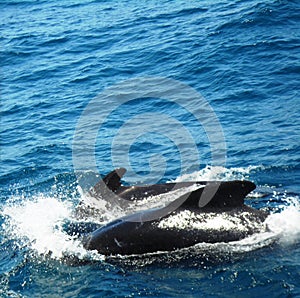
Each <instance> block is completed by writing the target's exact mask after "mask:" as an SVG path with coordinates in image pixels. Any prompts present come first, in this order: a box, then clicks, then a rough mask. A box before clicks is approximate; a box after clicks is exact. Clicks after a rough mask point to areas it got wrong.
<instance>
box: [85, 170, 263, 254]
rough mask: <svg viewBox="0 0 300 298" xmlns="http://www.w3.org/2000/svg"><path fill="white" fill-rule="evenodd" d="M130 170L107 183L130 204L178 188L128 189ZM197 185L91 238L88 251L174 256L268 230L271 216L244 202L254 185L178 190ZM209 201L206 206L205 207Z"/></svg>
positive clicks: (87, 240)
mask: <svg viewBox="0 0 300 298" xmlns="http://www.w3.org/2000/svg"><path fill="white" fill-rule="evenodd" d="M124 170H125V169H122V170H121V171H119V170H115V171H113V172H111V173H110V174H108V175H107V176H106V177H105V178H104V179H103V182H104V183H105V184H106V185H107V187H109V188H110V189H111V190H112V191H113V192H114V193H115V194H117V195H118V196H120V197H121V198H125V199H127V200H134V199H138V198H141V196H142V197H143V196H144V197H147V196H149V195H148V194H149V193H151V194H150V195H157V194H160V193H167V192H169V191H170V190H172V189H173V188H174V186H175V183H165V184H157V185H148V186H129V187H127V186H122V185H121V183H120V177H121V176H122V175H123V174H124V173H125V171H126V170H125V171H124ZM118 171H119V172H118ZM194 184H196V185H197V187H198V188H197V189H196V190H194V191H192V192H190V193H188V194H186V195H183V196H181V197H179V198H178V199H176V200H174V201H173V202H171V203H169V204H168V205H166V206H165V207H162V208H155V209H150V210H145V211H141V212H137V213H134V214H132V215H128V216H125V217H122V218H120V219H117V220H115V221H113V222H110V223H108V224H107V225H105V226H103V227H101V228H99V229H97V230H95V231H93V232H92V233H90V234H88V235H87V236H86V237H85V239H84V241H83V244H84V247H85V248H86V249H88V250H97V251H98V252H99V253H100V254H103V255H115V254H119V255H131V254H144V253H152V252H157V251H174V250H176V249H181V248H187V247H190V246H193V245H195V244H197V243H201V242H205V243H216V242H230V241H237V240H240V239H243V238H245V237H247V236H249V235H252V234H254V233H258V232H260V231H262V230H265V229H266V226H265V224H264V221H265V219H266V217H267V216H268V213H266V212H264V211H261V210H257V209H254V208H251V207H248V206H246V205H245V204H244V198H245V197H246V196H247V194H249V193H250V192H251V191H252V190H254V189H255V187H256V186H255V184H254V183H252V182H250V181H229V182H218V181H213V182H182V183H181V184H179V186H178V187H182V188H183V187H187V186H190V185H194ZM102 185H103V184H102ZM99 186H100V185H96V186H95V187H94V188H93V189H92V190H91V194H92V195H97V193H98V191H99ZM212 194H213V195H212ZM102 195H103V192H102ZM206 197H208V198H209V200H206ZM203 198H204V202H206V203H205V205H203V204H202V203H201V200H203Z"/></svg>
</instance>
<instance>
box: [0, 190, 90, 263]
mask: <svg viewBox="0 0 300 298" xmlns="http://www.w3.org/2000/svg"><path fill="white" fill-rule="evenodd" d="M71 212H72V211H71V204H70V203H68V202H62V201H60V200H59V199H57V198H49V197H43V196H40V197H38V198H35V199H34V200H31V201H27V202H24V203H23V204H21V205H16V204H15V205H14V204H9V205H7V206H5V207H4V209H3V212H2V213H3V215H5V216H7V217H8V218H7V221H6V222H5V223H4V225H5V226H4V227H3V228H4V229H5V230H6V231H7V232H8V233H9V234H11V235H12V237H15V238H17V239H20V240H21V241H23V242H25V244H26V245H27V246H29V247H30V248H31V249H32V250H34V251H36V252H37V253H38V254H39V255H50V256H51V257H52V258H56V259H60V258H62V257H63V256H65V255H70V254H72V255H73V256H74V255H76V256H78V257H84V256H86V254H87V251H86V250H85V249H84V248H83V247H82V244H81V242H80V241H79V240H76V239H73V238H72V237H71V236H69V235H67V234H66V233H64V231H63V230H62V223H63V221H64V220H65V219H67V218H70V217H71Z"/></svg>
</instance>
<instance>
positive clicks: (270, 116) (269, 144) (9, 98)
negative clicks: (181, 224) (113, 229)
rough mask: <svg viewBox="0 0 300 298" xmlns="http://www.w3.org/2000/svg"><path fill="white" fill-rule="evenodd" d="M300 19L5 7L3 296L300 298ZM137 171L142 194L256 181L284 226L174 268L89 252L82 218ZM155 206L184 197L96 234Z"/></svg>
mask: <svg viewBox="0 0 300 298" xmlns="http://www.w3.org/2000/svg"><path fill="white" fill-rule="evenodd" d="M299 11H300V4H299V1H275V0H267V1H258V0H249V1H238V0H235V1H152V0H151V1H144V2H142V1H125V0H124V1H92V0H84V1H67V0H62V1H17V0H15V1H14V0H12V1H0V61H1V62H0V67H1V71H0V75H1V81H0V88H1V89H0V90H1V91H0V92H1V93H0V96H1V123H0V132H1V135H0V137H1V164H0V196H1V197H0V212H1V236H0V243H1V246H0V296H1V297H135V296H141V297H145V296H149V297H182V296H188V297H202V296H205V297H241V296H242V297H259V296H262V295H268V297H300V284H299V280H300V275H299V267H300V229H299V222H300V208H299V193H300V187H299V178H300V168H299V161H300V156H299V131H300V120H299V119H300V109H299V107H300V104H299V103H300V102H299V86H300V82H299V73H300V64H299V34H300V33H299V32H300V30H299V21H300V19H299ZM153 78H154V80H153ZM166 80H174V82H176V84H178V85H176V84H175V83H174V84H175V85H173V87H174V86H177V87H176V88H177V89H176V88H174V89H172V88H170V85H166V82H167V81H166ZM132 82H134V84H132ZM153 82H155V84H154V83H153ZM122 84H125V85H122ZM126 84H127V85H126ZM180 84H181V85H180ZM124 86H126V88H125V89H124ZM178 86H182V88H179V87H178ZM127 87H128V88H127ZM185 88H187V89H185ZM189 88H190V89H189ZM192 90H193V91H192ZM189 92H195V93H193V94H194V95H195V96H189V95H190V94H191V93H189ZM172 96H173V97H172ZM171 97H172V98H171ZM174 98H175V100H174ZM124 99H128V100H124ZM129 99H130V100H129ZM93 102H97V105H95V106H90V107H92V108H93V109H92V110H88V111H89V113H88V117H86V118H84V119H85V120H86V122H80V120H82V119H83V118H82V115H84V111H87V110H86V108H87V107H88V104H90V103H93ZM108 112H109V113H108ZM105 113H108V114H106V117H105V118H104V119H102V118H101V117H104V116H103V115H104V114H105ZM80 117H81V118H80ZM199 119H200V121H199ZM102 120H103V121H102ZM101 121H102V122H101ZM78 123H81V124H82V125H81V126H80V127H79V126H78ZM95 129H96V130H95ZM91 132H93V133H94V135H93V134H92V133H91ZM81 141H82V143H80V142H81ZM78 144H79V145H78ZM74 148H75V149H76V150H77V151H76V152H77V153H76V154H74ZM91 150H92V151H91ZM90 153H91V154H90ZM89 156H93V157H95V159H94V164H93V162H91V163H90V160H89ZM225 157H226V158H225ZM78 160H79V161H80V166H81V167H80V168H77V167H76V162H78ZM85 160H86V162H85ZM125 165H126V167H127V168H128V173H127V175H125V177H124V183H127V184H128V183H152V182H166V181H189V180H234V179H248V180H251V181H253V182H254V183H255V184H256V185H257V189H256V190H255V191H254V192H252V193H251V194H250V196H249V197H248V198H247V199H246V204H247V205H250V206H252V207H254V208H263V209H264V210H268V211H269V212H270V213H271V215H270V216H269V217H268V218H267V224H268V227H269V230H268V231H265V232H262V233H259V234H256V235H253V236H251V237H248V238H246V239H244V240H241V241H237V242H233V243H229V244H224V243H219V244H213V245H212V244H210V245H209V244H206V243H200V244H199V245H196V246H195V247H191V248H187V249H183V250H180V251H175V252H172V253H165V252H158V253H154V254H148V255H146V256H127V257H116V256H113V257H104V256H102V255H99V254H96V253H94V252H88V251H86V250H85V249H84V248H83V247H82V244H81V242H80V240H79V239H77V238H76V237H72V236H70V235H69V234H68V233H67V230H68V229H70V225H71V224H78V222H77V219H76V217H75V216H74V211H75V208H76V206H77V205H78V203H79V202H80V201H82V200H85V199H86V194H85V193H84V191H85V190H86V189H88V188H89V187H90V186H91V185H93V183H94V182H95V181H96V180H97V179H96V178H97V175H98V174H99V173H100V174H106V173H108V172H110V171H111V170H112V169H113V168H115V167H121V166H125ZM95 169H96V170H95ZM78 181H79V182H78ZM155 199H159V201H158V202H161V203H163V202H164V200H165V199H167V200H170V197H169V198H165V197H163V198H161V197H159V198H154V199H153V198H152V199H151V200H149V201H147V200H143V201H141V202H140V203H139V204H138V205H135V206H131V208H132V209H130V210H120V209H118V208H107V206H105V204H103V205H101V204H100V203H99V210H98V211H99V212H98V214H96V215H95V216H94V217H91V218H88V219H85V220H87V221H92V222H93V224H96V225H101V224H103V223H106V222H108V221H110V220H112V219H115V218H117V217H119V216H122V215H124V214H127V213H128V212H132V210H141V209H145V208H149V207H152V206H157V203H158V202H157V201H155ZM171 199H172V197H171ZM186 222H188V221H187V220H186V221H185V224H186ZM223 222H224V221H223ZM214 223H215V222H214Z"/></svg>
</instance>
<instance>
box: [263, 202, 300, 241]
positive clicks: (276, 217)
mask: <svg viewBox="0 0 300 298" xmlns="http://www.w3.org/2000/svg"><path fill="white" fill-rule="evenodd" d="M285 201H286V202H287V203H288V205H287V206H281V208H282V209H283V210H282V211H281V212H280V213H274V214H271V215H270V216H269V217H268V218H267V220H266V223H267V225H268V227H269V229H270V230H271V231H272V233H273V234H274V236H276V237H278V238H279V242H280V243H281V244H283V245H289V244H293V243H295V242H298V241H299V240H300V202H299V198H298V197H288V198H286V199H285Z"/></svg>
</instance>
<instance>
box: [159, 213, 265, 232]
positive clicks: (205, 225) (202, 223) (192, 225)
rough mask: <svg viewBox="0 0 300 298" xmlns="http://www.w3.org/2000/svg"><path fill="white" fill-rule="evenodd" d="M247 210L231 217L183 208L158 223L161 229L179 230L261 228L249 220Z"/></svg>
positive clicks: (258, 224)
mask: <svg viewBox="0 0 300 298" xmlns="http://www.w3.org/2000/svg"><path fill="white" fill-rule="evenodd" d="M249 216H251V214H250V213H248V212H242V213H241V214H240V215H239V217H233V216H231V215H228V214H227V213H214V212H209V213H195V212H192V211H190V210H183V211H181V212H179V213H177V214H175V215H172V216H169V217H167V218H166V219H163V220H161V221H160V223H159V224H158V227H159V228H161V229H175V228H176V229H179V230H204V231H205V230H207V231H208V232H210V231H213V230H218V231H220V230H221V231H230V230H239V231H247V230H248V229H249V227H250V226H251V227H254V226H255V228H256V229H260V228H261V229H263V227H264V226H263V225H261V224H260V223H254V222H250V221H249V220H248V217H249Z"/></svg>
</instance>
